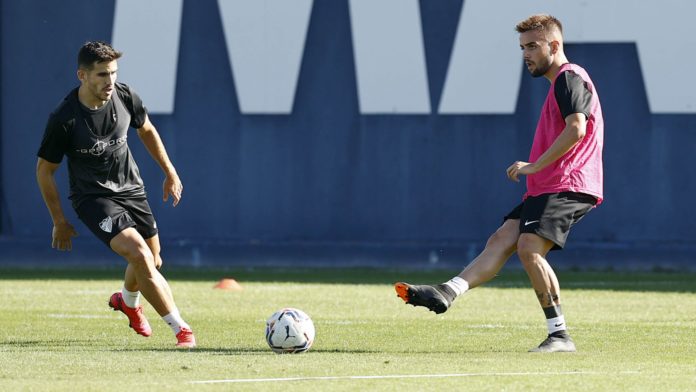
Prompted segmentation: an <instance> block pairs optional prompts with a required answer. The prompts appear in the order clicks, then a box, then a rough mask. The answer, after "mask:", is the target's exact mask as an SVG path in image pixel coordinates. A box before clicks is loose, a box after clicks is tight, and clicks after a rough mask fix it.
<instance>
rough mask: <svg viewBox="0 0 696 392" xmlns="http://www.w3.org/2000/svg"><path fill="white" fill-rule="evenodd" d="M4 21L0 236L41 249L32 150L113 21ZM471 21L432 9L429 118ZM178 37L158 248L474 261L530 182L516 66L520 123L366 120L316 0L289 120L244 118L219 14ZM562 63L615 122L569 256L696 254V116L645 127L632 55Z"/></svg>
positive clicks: (154, 193) (535, 100)
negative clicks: (426, 249)
mask: <svg viewBox="0 0 696 392" xmlns="http://www.w3.org/2000/svg"><path fill="white" fill-rule="evenodd" d="M1 4H2V9H1V14H2V16H1V18H2V19H1V29H2V30H1V36H0V39H1V50H2V51H1V55H2V58H1V63H0V67H1V68H0V71H1V78H2V79H1V83H0V86H1V87H0V88H1V93H2V100H1V107H0V109H1V111H0V115H1V128H0V143H1V144H0V147H1V148H2V150H1V153H0V154H1V155H0V169H1V177H0V187H1V188H0V196H1V197H2V204H1V206H0V214H1V217H2V220H1V222H2V226H1V230H2V232H1V233H2V235H3V236H6V237H11V238H15V239H19V240H21V239H29V238H41V239H44V237H46V238H45V241H42V245H41V246H43V244H44V243H45V245H46V246H48V243H50V240H49V236H50V227H51V222H50V218H49V215H48V212H47V211H46V209H45V207H44V205H43V202H42V200H41V196H40V193H39V191H38V188H37V186H36V181H35V163H36V151H37V148H38V145H39V142H40V140H41V136H42V133H43V128H44V125H45V122H46V119H47V116H48V113H49V112H50V111H51V110H52V109H53V108H54V107H55V106H56V104H57V103H58V102H59V100H60V99H61V98H62V97H63V96H64V95H65V93H67V91H68V90H69V89H71V88H72V87H74V86H76V84H77V80H76V77H75V57H76V51H77V49H78V48H79V47H80V45H81V44H82V43H83V42H84V41H86V40H91V39H103V40H107V41H108V40H110V39H111V30H112V19H113V14H114V4H113V3H112V2H105V1H101V2H94V1H86V0H84V1H83V0H63V1H60V2H44V1H39V0H34V1H9V0H8V1H2V3H1ZM461 7H462V1H453V0H450V1H438V2H425V1H423V2H421V13H422V22H423V34H424V44H425V48H426V50H425V53H426V63H427V70H428V78H429V81H430V84H429V87H430V92H431V94H430V96H431V97H432V98H431V106H432V107H434V108H436V107H437V105H438V100H439V97H440V95H441V91H442V88H443V84H444V81H445V75H446V72H447V65H448V61H449V56H450V51H451V48H452V45H453V40H454V36H455V32H456V28H457V23H458V17H459V10H460V9H461ZM182 24H183V27H182V29H183V30H182V35H181V44H180V53H179V67H178V75H177V90H176V92H177V93H176V101H175V111H174V113H173V114H172V115H152V116H151V117H152V120H153V123H154V124H155V125H156V126H157V127H158V130H159V131H160V133H161V135H162V137H163V139H164V141H165V145H166V147H167V149H168V151H169V154H170V157H171V158H172V161H173V162H174V164H175V165H176V167H177V169H178V171H179V174H180V176H181V178H182V180H183V182H184V186H185V191H184V199H183V201H182V203H181V204H180V205H179V207H177V208H172V207H171V205H165V204H163V203H162V202H161V185H160V184H161V181H162V174H161V171H160V170H159V168H158V167H157V166H156V164H155V163H154V162H153V161H152V160H151V159H150V158H149V156H148V155H147V152H146V151H145V150H144V148H143V146H142V145H141V143H140V142H139V141H138V139H137V137H135V136H136V133H135V132H133V133H132V134H131V138H130V141H129V144H130V147H131V149H132V150H133V152H134V154H135V155H136V159H137V160H138V162H139V165H140V168H141V171H142V174H143V177H144V179H145V182H146V185H147V186H148V188H147V189H148V191H149V198H150V203H151V205H152V207H153V209H154V212H155V216H156V217H157V218H158V223H159V227H160V230H161V236H162V237H163V238H164V239H165V240H168V239H169V240H173V239H185V240H187V241H192V242H196V241H209V240H230V241H240V242H249V241H256V240H259V241H265V242H271V243H273V242H288V241H310V242H319V243H328V242H357V243H364V242H369V243H380V244H392V243H410V244H429V243H469V242H473V243H479V244H481V243H483V242H484V241H485V239H486V238H487V236H488V235H489V234H490V233H491V232H492V231H493V230H495V228H496V227H497V225H498V224H499V223H500V221H501V218H502V216H503V215H504V214H505V213H506V212H508V210H509V209H511V208H512V207H513V206H514V205H515V204H516V203H517V202H518V201H519V200H520V197H521V195H522V194H523V192H524V182H521V183H519V184H517V183H513V182H510V181H508V180H507V179H506V177H505V169H506V168H507V166H508V165H510V164H511V163H512V162H513V161H515V160H518V159H519V160H524V159H525V158H526V157H527V156H528V151H529V147H530V145H531V140H532V136H533V130H534V126H535V124H536V119H537V114H538V111H539V108H540V106H541V103H542V101H543V99H544V96H545V94H546V91H547V89H548V83H547V82H546V81H545V80H542V79H532V78H531V77H529V75H527V73H526V71H525V70H524V69H523V67H522V64H521V62H520V68H519V72H521V73H523V77H522V85H521V87H520V98H519V100H518V105H517V109H516V111H515V114H514V115H439V114H437V113H433V114H430V115H361V114H360V113H359V108H358V98H357V88H356V77H355V69H354V61H353V50H352V46H351V45H352V43H351V32H350V19H349V11H348V4H347V1H344V0H340V1H339V0H335V1H315V3H314V7H313V9H312V17H311V21H310V25H309V30H308V33H307V42H306V46H305V51H304V57H303V61H302V67H301V70H300V75H299V81H298V87H297V91H296V98H295V104H294V109H293V112H292V114H290V115H242V114H240V112H239V109H238V107H239V105H238V102H237V98H236V95H235V91H234V88H233V86H234V82H233V80H232V76H231V74H230V71H229V69H230V68H229V67H230V65H229V61H228V57H227V53H226V48H225V43H224V37H223V33H222V26H221V24H220V18H219V16H218V8H217V2H215V1H213V0H197V1H188V0H187V1H184V12H183V21H182ZM567 28H572V27H571V26H567ZM511 34H514V31H512V29H511ZM327 37H329V38H327ZM509 50H517V49H516V48H515V47H511V48H509ZM566 52H567V54H568V57H569V58H570V59H571V61H573V62H575V63H578V64H581V65H583V66H584V67H585V68H586V69H588V71H589V72H590V74H591V75H592V76H593V79H594V82H595V84H596V86H597V89H598V91H599V93H600V96H601V99H602V104H603V108H604V113H605V120H606V136H605V138H606V139H605V150H604V159H605V200H606V201H605V203H604V204H603V205H602V206H601V207H600V208H599V209H597V210H596V211H594V212H592V213H591V214H590V215H589V216H588V218H587V219H586V220H584V221H583V222H582V223H581V224H580V225H578V227H577V229H576V230H575V232H574V233H573V236H572V240H571V241H570V242H571V243H572V242H574V241H577V242H578V243H587V244H596V245H597V246H607V244H609V245H611V244H619V245H620V244H629V245H630V244H636V243H643V244H645V243H655V244H665V243H674V244H686V245H694V243H695V242H696V225H694V224H693V221H694V217H696V214H695V213H694V211H693V208H692V207H691V199H690V196H691V195H693V194H696V181H695V180H694V174H693V169H692V168H693V165H692V164H691V163H690V161H691V157H692V156H693V152H694V147H695V146H696V115H653V114H651V113H650V111H649V109H648V104H647V99H646V94H645V89H644V84H643V79H642V75H641V68H640V64H639V62H638V57H637V52H636V46H635V45H634V44H629V43H624V44H582V45H580V44H576V45H573V44H569V45H567V48H566ZM127 55H128V53H125V56H127ZM667 61H668V60H667ZM482 77H495V75H482ZM122 81H123V82H125V83H128V80H122ZM220 86H224V88H221V87H220ZM133 88H134V89H135V90H136V91H137V89H138V86H133ZM145 104H146V105H147V102H145ZM64 166H65V165H63V167H62V168H61V170H60V171H59V173H58V178H59V186H60V188H61V191H62V194H63V196H64V204H63V205H64V208H65V209H66V211H67V213H68V216H69V217H70V218H71V219H72V220H73V223H74V224H76V226H77V228H78V231H79V232H81V234H82V236H83V237H91V234H89V233H88V231H87V229H86V228H85V227H84V226H82V225H81V224H80V223H79V221H77V219H76V218H75V215H74V213H73V212H72V210H71V208H70V206H69V202H68V201H67V199H66V196H67V193H68V192H67V178H66V177H67V173H66V172H65V167H64ZM6 245H7V243H5V246H6Z"/></svg>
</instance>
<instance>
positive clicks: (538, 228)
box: [503, 192, 597, 250]
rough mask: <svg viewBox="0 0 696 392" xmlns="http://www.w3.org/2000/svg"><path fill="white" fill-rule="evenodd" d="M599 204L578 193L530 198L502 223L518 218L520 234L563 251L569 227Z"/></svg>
mask: <svg viewBox="0 0 696 392" xmlns="http://www.w3.org/2000/svg"><path fill="white" fill-rule="evenodd" d="M596 204H597V199H596V198H595V197H594V196H590V195H587V194H585V193H577V192H561V193H547V194H543V195H539V196H530V197H527V198H526V199H525V200H524V201H523V202H522V203H521V204H520V205H518V206H517V207H515V208H514V209H513V210H512V211H510V213H508V214H507V215H505V218H503V221H506V220H508V219H519V220H520V233H532V234H536V235H538V236H540V237H543V238H546V239H547V240H549V241H551V242H553V243H554V246H553V248H551V250H555V249H563V247H564V246H565V243H566V239H567V238H568V233H569V232H570V228H571V227H573V225H575V224H576V223H578V221H580V219H582V217H583V216H585V214H587V213H588V212H589V211H590V210H591V209H592V208H593V207H594V206H595V205H596Z"/></svg>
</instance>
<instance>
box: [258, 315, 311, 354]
mask: <svg viewBox="0 0 696 392" xmlns="http://www.w3.org/2000/svg"><path fill="white" fill-rule="evenodd" d="M314 333H315V331H314V323H313V322H312V319H311V318H309V316H307V313H305V312H303V311H301V310H299V309H295V308H285V309H281V310H279V311H277V312H275V313H273V315H271V317H269V318H268V320H267V321H266V343H268V346H269V347H270V348H271V350H273V351H274V352H276V353H278V354H283V353H303V352H305V351H307V350H309V348H310V347H312V343H314Z"/></svg>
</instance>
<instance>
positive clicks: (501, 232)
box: [394, 219, 520, 313]
mask: <svg viewBox="0 0 696 392" xmlns="http://www.w3.org/2000/svg"><path fill="white" fill-rule="evenodd" d="M519 224H520V221H519V220H518V219H508V220H506V221H505V222H504V223H503V225H502V226H500V228H498V230H496V232H495V233H493V235H491V237H490V238H489V239H488V242H487V243H486V247H485V249H484V250H483V252H481V254H479V255H478V256H477V257H476V258H475V259H474V260H473V261H472V262H471V263H470V264H469V265H468V266H467V267H466V268H464V270H463V271H462V272H461V273H460V274H459V275H458V276H456V277H454V278H453V279H451V280H450V281H448V282H445V283H443V284H439V285H435V286H431V285H411V284H408V283H404V282H399V283H396V285H395V286H394V288H395V289H396V293H397V295H398V296H399V297H400V298H401V299H403V300H404V301H405V302H406V303H407V304H411V305H413V306H424V307H426V308H428V309H430V310H431V311H433V312H435V313H444V312H445V311H447V309H448V308H449V307H450V306H451V305H452V301H454V299H455V298H456V297H457V296H459V295H461V294H464V293H465V292H467V291H468V290H469V289H470V288H474V287H477V286H479V285H481V284H483V283H485V282H487V281H489V280H491V279H493V277H495V275H496V274H497V273H498V271H500V269H501V268H503V266H504V265H505V263H506V262H507V260H508V259H509V258H510V256H511V255H512V254H513V253H515V249H516V245H517V239H518V237H519V233H520V231H519Z"/></svg>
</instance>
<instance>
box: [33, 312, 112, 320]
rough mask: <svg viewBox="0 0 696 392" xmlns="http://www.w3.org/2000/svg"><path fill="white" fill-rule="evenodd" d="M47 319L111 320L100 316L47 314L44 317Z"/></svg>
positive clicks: (105, 316)
mask: <svg viewBox="0 0 696 392" xmlns="http://www.w3.org/2000/svg"><path fill="white" fill-rule="evenodd" d="M46 317H48V318H59V319H71V318H76V319H102V318H103V319H105V318H112V316H107V315H101V314H64V313H49V314H47V315H46Z"/></svg>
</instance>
